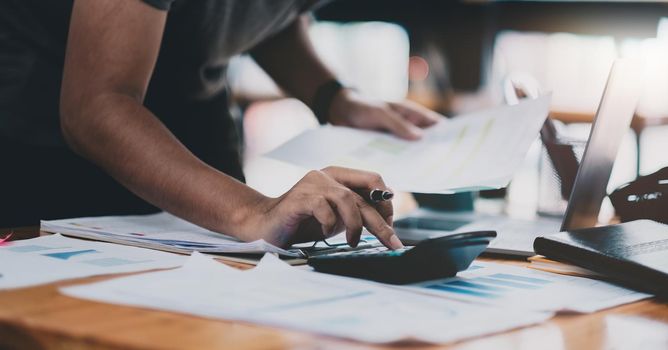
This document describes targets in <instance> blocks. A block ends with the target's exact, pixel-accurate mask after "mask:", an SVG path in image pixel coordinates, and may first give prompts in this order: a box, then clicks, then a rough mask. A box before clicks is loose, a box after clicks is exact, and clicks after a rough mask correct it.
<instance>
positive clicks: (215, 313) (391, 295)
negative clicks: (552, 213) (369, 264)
mask: <svg viewBox="0 0 668 350" xmlns="http://www.w3.org/2000/svg"><path fill="white" fill-rule="evenodd" d="M61 291H62V292H63V293H64V294H66V295H69V296H72V297H78V298H84V299H89V300H94V301H99V302H107V303H114V304H121V305H130V306H137V307H142V308H151V309H156V310H166V311H174V312H181V313H186V314H191V315H197V316H202V317H209V318H218V319H228V320H235V321H246V322H253V323H258V324H263V325H269V326H276V327H283V328H290V329H296V330H302V331H308V332H314V333H319V334H324V335H329V336H335V337H343V338H349V339H354V340H360V341H366V342H373V343H387V342H395V341H401V340H418V341H425V342H434V343H443V342H450V341H456V340H460V339H464V338H469V337H475V336H479V335H483V334H488V333H494V332H501V331H505V330H509V329H513V328H517V327H521V326H526V325H530V324H534V323H538V322H542V321H544V320H546V319H548V318H549V317H551V315H552V313H550V312H536V311H530V310H510V309H504V308H500V307H486V306H485V307H483V306H478V305H472V304H467V303H462V302H458V301H454V300H447V299H443V298H434V297H431V296H425V295H420V294H417V293H409V292H405V291H401V290H397V289H395V288H390V287H388V286H386V285H382V284H378V283H374V282H368V281H363V280H356V279H351V278H346V277H339V276H332V275H326V274H321V273H316V272H312V271H308V270H304V269H299V268H295V267H291V266H288V265H287V264H285V263H284V262H282V261H280V260H279V259H278V258H276V257H275V256H273V255H270V254H266V255H265V256H264V258H263V259H262V260H261V261H260V263H259V264H258V266H257V267H255V268H254V269H251V270H245V271H240V270H236V269H233V268H231V267H228V266H225V265H223V264H220V263H218V262H215V261H213V260H212V259H211V258H209V257H206V256H203V255H201V254H198V253H193V255H192V256H191V257H190V259H189V260H188V262H187V263H186V264H185V265H184V266H183V267H181V268H178V269H174V270H170V271H160V272H151V273H145V274H141V275H135V276H129V277H123V278H118V279H114V280H110V281H105V282H100V283H94V284H89V285H79V286H73V287H66V288H62V289H61Z"/></svg>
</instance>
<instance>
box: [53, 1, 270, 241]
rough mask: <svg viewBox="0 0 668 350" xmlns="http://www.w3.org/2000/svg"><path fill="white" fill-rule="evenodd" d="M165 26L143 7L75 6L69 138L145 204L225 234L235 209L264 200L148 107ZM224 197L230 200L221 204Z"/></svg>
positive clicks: (66, 103) (65, 106) (65, 119)
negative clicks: (147, 95) (209, 160)
mask: <svg viewBox="0 0 668 350" xmlns="http://www.w3.org/2000/svg"><path fill="white" fill-rule="evenodd" d="M165 20H166V12H164V11H159V10H156V9H154V8H152V7H150V6H148V5H146V4H144V3H143V2H141V1H137V0H122V1H121V0H119V1H96V0H77V1H75V3H74V7H73V10H72V19H71V24H70V34H69V37H68V47H67V54H66V58H65V68H64V73H63V83H62V93H61V126H62V131H63V134H64V136H65V138H66V140H67V141H68V143H69V144H70V145H71V147H72V148H73V149H74V150H75V151H77V152H78V153H81V154H82V155H84V156H85V157H87V158H89V159H90V160H92V161H93V162H95V163H97V164H98V165H99V166H101V167H102V168H104V169H105V170H106V171H107V172H109V173H110V174H111V175H112V176H113V177H114V178H116V179H117V180H118V181H119V182H121V183H122V184H123V185H124V186H126V187H127V188H129V189H130V190H132V191H133V192H135V193H137V194H138V195H139V196H141V197H142V198H144V199H146V200H147V201H149V202H151V203H153V204H155V205H157V206H158V207H160V208H163V209H165V210H167V211H170V212H172V213H175V214H177V215H179V216H181V217H184V218H186V219H188V220H190V221H193V222H197V223H199V224H200V225H202V226H205V227H207V228H209V229H213V230H216V231H226V230H228V229H230V228H231V227H232V226H234V225H235V224H236V223H238V222H240V221H242V220H243V217H242V215H243V214H244V213H242V212H240V211H235V210H231V209H232V208H244V207H248V206H249V203H252V202H253V201H257V200H258V199H259V198H260V195H259V193H256V192H255V191H253V190H252V189H250V188H248V187H246V186H244V185H243V184H241V183H238V182H236V181H234V180H233V179H232V178H230V177H228V176H226V175H224V174H222V173H220V172H218V171H216V170H214V169H213V168H211V167H209V166H208V165H206V164H205V163H203V162H202V161H200V160H199V159H198V158H197V157H195V156H194V155H193V154H191V153H190V152H189V151H188V150H187V149H186V148H185V147H184V146H183V145H182V144H181V143H180V142H179V141H178V140H177V139H176V138H175V137H174V135H172V134H171V132H170V131H169V130H168V129H167V128H166V127H165V126H164V125H163V124H162V123H161V122H160V121H159V120H158V119H157V118H156V117H155V116H154V115H153V114H152V113H151V112H150V111H149V110H147V109H146V108H145V107H144V106H143V105H142V103H143V99H144V95H145V93H146V89H147V85H148V82H149V80H150V77H151V74H152V72H153V68H154V65H155V62H156V59H157V55H158V51H159V48H160V42H161V39H162V33H163V29H164V25H165ZM230 193H236V194H237V195H236V196H234V197H230V196H229V194H230ZM225 196H227V198H228V199H230V201H222V202H221V201H219V200H217V199H216V198H223V197H225ZM100 200H104V199H100Z"/></svg>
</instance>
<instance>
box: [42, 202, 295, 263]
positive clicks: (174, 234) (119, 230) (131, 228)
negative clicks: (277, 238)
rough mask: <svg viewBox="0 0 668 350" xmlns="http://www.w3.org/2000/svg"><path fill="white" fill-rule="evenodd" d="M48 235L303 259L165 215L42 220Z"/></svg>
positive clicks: (181, 250) (174, 249) (187, 250)
mask: <svg viewBox="0 0 668 350" xmlns="http://www.w3.org/2000/svg"><path fill="white" fill-rule="evenodd" d="M41 229H42V230H43V231H47V232H53V233H62V234H66V235H71V236H76V237H83V238H89V239H95V240H101V241H107V242H113V243H119V244H128V245H136V246H140V247H145V248H151V249H159V250H166V251H171V252H179V253H190V252H193V251H199V252H202V253H264V252H272V253H278V254H281V255H284V256H289V257H302V254H301V252H300V251H299V250H286V249H281V248H278V247H276V246H274V245H272V244H269V243H267V242H266V241H264V240H257V241H254V242H242V241H240V240H238V239H236V238H233V237H230V236H226V235H223V234H220V233H216V232H212V231H209V230H207V229H204V228H202V227H199V226H197V225H194V224H192V223H189V222H187V221H185V220H182V219H180V218H178V217H176V216H174V215H171V214H169V213H166V212H162V213H158V214H151V215H131V216H104V217H89V218H75V219H63V220H51V221H42V222H41Z"/></svg>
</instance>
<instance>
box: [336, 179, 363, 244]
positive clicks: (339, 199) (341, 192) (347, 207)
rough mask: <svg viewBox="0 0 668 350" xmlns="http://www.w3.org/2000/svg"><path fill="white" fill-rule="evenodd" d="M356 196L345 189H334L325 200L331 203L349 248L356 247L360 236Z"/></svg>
mask: <svg viewBox="0 0 668 350" xmlns="http://www.w3.org/2000/svg"><path fill="white" fill-rule="evenodd" d="M355 196H356V194H355V193H353V192H352V191H351V190H349V189H347V188H345V187H334V188H332V189H331V190H330V191H329V192H328V194H327V199H328V200H329V201H331V202H332V204H333V206H334V207H335V208H336V211H337V212H338V214H339V217H340V218H341V220H343V224H344V226H345V227H346V240H347V241H348V244H349V245H350V246H351V247H356V246H357V244H358V243H359V241H360V236H361V235H362V227H363V223H364V222H363V221H362V216H361V213H360V211H359V209H358V208H357V200H356V198H355Z"/></svg>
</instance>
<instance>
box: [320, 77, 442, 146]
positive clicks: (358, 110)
mask: <svg viewBox="0 0 668 350" xmlns="http://www.w3.org/2000/svg"><path fill="white" fill-rule="evenodd" d="M329 115H330V117H329V121H330V122H331V123H332V124H334V125H343V126H351V127H355V128H359V129H369V130H383V131H388V132H390V133H392V134H394V135H396V136H398V137H401V138H403V139H406V140H417V139H419V138H420V137H422V130H421V129H422V128H426V127H429V126H431V125H434V124H436V122H438V120H439V119H440V118H441V116H440V115H439V114H438V113H436V112H433V111H430V110H429V109H427V108H425V107H422V106H420V105H418V104H416V103H413V102H410V101H404V102H398V103H397V102H383V101H378V100H374V99H370V98H367V97H364V96H362V95H361V94H359V93H357V92H355V91H354V90H350V89H343V90H341V92H339V93H338V94H337V95H336V97H335V98H334V100H333V101H332V106H331V107H330V114H329Z"/></svg>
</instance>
